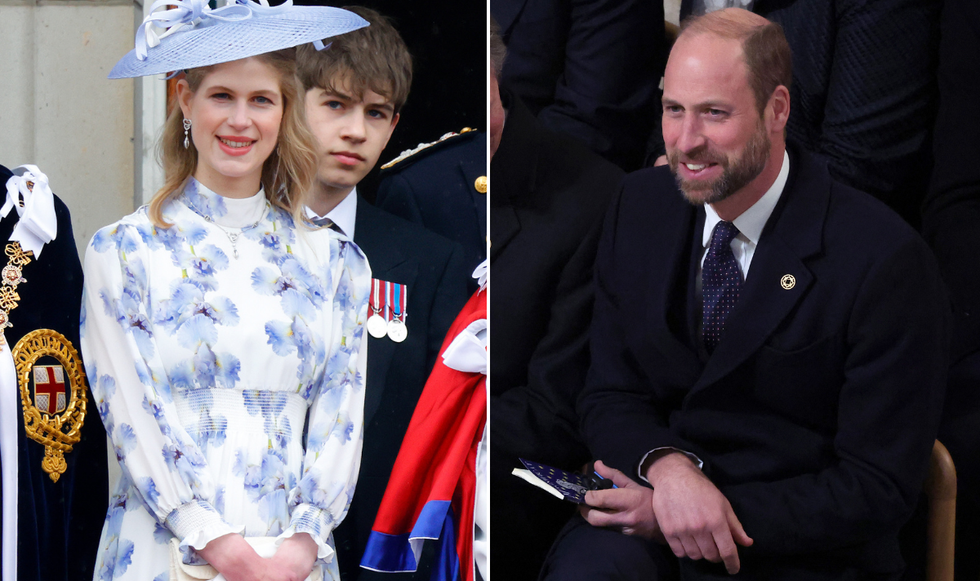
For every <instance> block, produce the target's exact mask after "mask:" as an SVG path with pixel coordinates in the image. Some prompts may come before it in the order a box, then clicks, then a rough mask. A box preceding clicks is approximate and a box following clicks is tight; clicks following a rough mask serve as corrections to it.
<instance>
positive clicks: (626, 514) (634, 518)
mask: <svg viewBox="0 0 980 581" xmlns="http://www.w3.org/2000/svg"><path fill="white" fill-rule="evenodd" d="M595 471H596V472H598V473H599V476H602V477H603V478H608V479H610V480H612V481H613V484H615V485H616V486H618V487H619V488H612V489H609V490H590V491H588V492H586V493H585V502H586V503H587V504H583V505H579V512H580V513H581V514H582V517H583V518H585V520H587V521H589V524H591V525H593V526H597V527H607V528H612V529H617V530H619V531H620V532H622V533H625V534H627V535H636V536H640V537H643V538H645V539H651V540H655V541H658V542H660V543H664V542H666V541H665V540H664V537H663V535H661V534H660V527H659V526H657V517H656V516H655V515H654V513H653V491H652V490H650V489H649V488H647V487H645V486H641V485H639V484H637V483H636V482H634V481H633V480H632V479H631V478H630V477H629V476H626V475H625V474H623V473H622V472H620V471H619V470H616V469H615V468H610V467H608V466H606V465H605V464H603V463H602V462H601V461H599V460H596V463H595Z"/></svg>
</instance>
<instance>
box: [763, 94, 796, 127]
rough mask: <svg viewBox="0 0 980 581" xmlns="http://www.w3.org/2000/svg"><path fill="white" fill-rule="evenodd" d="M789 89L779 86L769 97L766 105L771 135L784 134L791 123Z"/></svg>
mask: <svg viewBox="0 0 980 581" xmlns="http://www.w3.org/2000/svg"><path fill="white" fill-rule="evenodd" d="M789 105H790V101H789V89H787V88H786V87H785V86H784V85H779V86H778V87H776V90H774V91H773V92H772V95H771V96H770V97H769V104H768V105H766V122H767V124H768V125H769V127H768V129H769V132H770V133H782V132H783V130H785V129H786V123H788V122H789Z"/></svg>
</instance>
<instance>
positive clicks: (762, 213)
mask: <svg viewBox="0 0 980 581" xmlns="http://www.w3.org/2000/svg"><path fill="white" fill-rule="evenodd" d="M787 179H789V154H788V153H786V151H785V150H784V151H783V166H782V167H781V168H779V175H777V176H776V181H774V182H773V183H772V186H770V187H769V190H768V191H766V193H765V194H763V195H762V197H761V198H759V200H758V201H756V203H754V204H752V205H751V206H750V207H749V209H748V210H746V211H744V212H742V214H741V215H739V217H738V218H735V220H733V221H732V223H733V224H735V227H736V228H738V231H739V235H740V236H744V237H745V238H747V239H748V240H749V242H751V243H752V244H756V245H757V244H759V238H760V237H761V236H762V229H763V228H765V227H766V222H767V221H769V216H771V215H772V211H773V209H774V208H775V207H776V203H777V202H779V196H781V195H782V193H783V189H784V188H785V187H786V180H787ZM718 222H721V217H720V216H718V212H715V209H714V208H712V207H711V204H705V205H704V230H703V231H702V233H701V245H702V246H704V247H705V248H707V247H708V244H710V243H711V233H712V232H714V229H715V225H716V224H717V223H718Z"/></svg>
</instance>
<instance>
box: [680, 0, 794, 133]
mask: <svg viewBox="0 0 980 581" xmlns="http://www.w3.org/2000/svg"><path fill="white" fill-rule="evenodd" d="M685 34H694V35H697V34H713V35H715V36H718V37H721V38H726V39H731V40H737V41H739V42H741V43H742V53H743V55H744V57H745V66H746V68H747V69H748V77H749V86H750V87H752V92H753V93H754V94H755V102H756V106H757V107H758V109H759V114H760V115H761V114H762V112H763V111H764V110H765V108H766V104H767V103H768V102H769V97H771V96H772V93H773V91H775V90H776V87H778V86H779V85H783V86H784V87H786V89H787V90H789V88H790V86H792V84H793V52H792V50H790V47H789V42H787V41H786V35H785V34H784V33H783V27H782V26H780V25H779V24H778V23H776V22H771V21H768V20H765V19H764V18H762V17H761V16H756V15H754V14H752V13H750V12H747V11H744V10H731V9H730V10H721V11H718V12H709V13H707V14H705V15H704V16H697V17H694V18H688V19H685V20H684V22H683V23H682V24H681V34H680V36H683V35H685Z"/></svg>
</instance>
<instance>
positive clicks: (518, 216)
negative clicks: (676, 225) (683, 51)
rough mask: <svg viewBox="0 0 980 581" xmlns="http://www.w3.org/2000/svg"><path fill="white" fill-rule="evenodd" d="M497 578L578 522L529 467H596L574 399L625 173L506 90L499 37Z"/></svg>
mask: <svg viewBox="0 0 980 581" xmlns="http://www.w3.org/2000/svg"><path fill="white" fill-rule="evenodd" d="M490 53H491V56H492V58H491V63H492V67H491V71H490V155H491V161H490V183H491V188H490V271H491V273H492V277H493V283H492V285H493V292H492V293H491V294H490V328H491V335H492V339H493V340H492V343H493V347H492V351H493V354H492V356H491V357H490V376H491V377H492V379H491V381H490V447H491V450H490V482H491V486H490V496H491V498H490V522H491V523H492V527H493V531H494V535H493V539H494V540H493V550H492V551H491V569H492V570H493V574H494V575H497V576H498V578H503V579H514V580H519V579H535V578H536V577H537V574H538V569H539V568H540V566H541V563H542V562H543V560H544V556H545V554H546V553H547V551H548V547H549V546H550V545H551V542H552V540H553V539H554V536H555V534H557V532H558V531H559V530H560V529H561V527H562V525H563V524H564V522H565V521H567V520H568V517H569V516H570V514H571V508H572V507H571V506H570V505H566V504H564V503H562V502H561V501H559V500H557V499H544V500H542V499H540V498H538V497H537V496H536V491H535V490H533V489H531V488H530V487H529V486H528V485H527V484H526V483H525V482H523V481H521V480H520V479H518V478H516V477H515V476H512V475H511V471H512V470H513V469H514V468H523V465H522V464H521V462H520V458H524V459H526V460H531V461H534V462H541V463H543V464H547V465H549V466H555V467H557V468H564V469H572V470H574V469H577V468H579V467H581V466H582V464H583V463H585V462H586V461H587V460H588V451H587V450H586V449H585V447H584V444H583V443H582V440H581V437H580V436H579V434H578V417H577V415H576V413H575V400H576V398H577V397H578V393H579V391H580V390H581V388H582V385H583V384H584V381H585V373H586V371H587V370H588V360H589V348H588V329H589V321H590V320H591V319H592V302H593V296H594V294H593V289H592V269H593V263H594V261H595V253H596V246H597V245H598V240H599V230H600V228H601V225H602V217H603V216H604V215H605V212H606V206H607V204H608V201H609V199H610V197H611V196H612V195H613V193H614V192H615V191H616V188H617V186H618V184H619V181H620V179H621V178H622V176H623V172H622V170H620V169H619V168H618V167H616V166H615V165H613V164H612V163H611V162H608V161H606V160H605V159H603V158H601V157H599V156H598V155H597V154H595V153H592V152H591V151H589V150H587V149H585V147H583V146H582V145H580V144H578V143H577V142H575V141H574V140H570V139H568V138H567V137H563V136H559V135H558V134H555V133H552V132H551V131H549V130H547V129H545V128H544V127H542V126H541V123H540V122H539V121H538V120H537V119H535V117H534V116H533V115H532V114H531V112H530V111H528V109H527V107H525V106H524V104H523V102H522V101H521V100H520V98H518V97H516V96H515V95H513V94H512V93H511V92H510V91H509V90H508V89H507V87H506V86H503V85H501V84H500V83H499V80H500V71H501V68H502V67H503V66H504V63H505V56H506V54H505V53H506V49H505V47H504V45H503V41H502V40H501V38H500V36H499V34H497V29H496V25H495V23H492V24H491V32H490Z"/></svg>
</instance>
